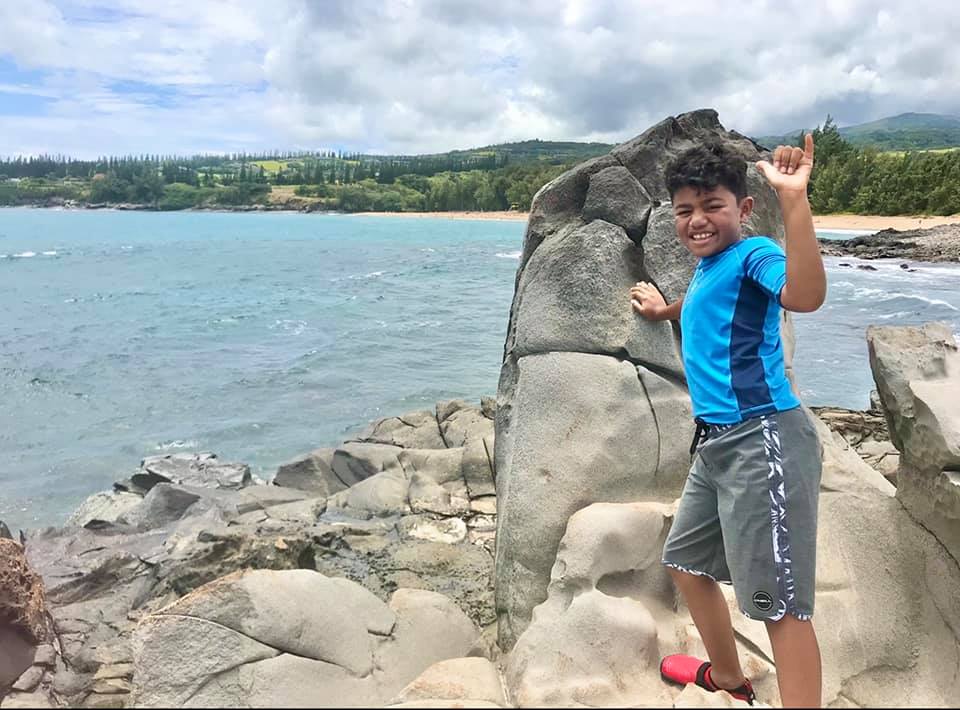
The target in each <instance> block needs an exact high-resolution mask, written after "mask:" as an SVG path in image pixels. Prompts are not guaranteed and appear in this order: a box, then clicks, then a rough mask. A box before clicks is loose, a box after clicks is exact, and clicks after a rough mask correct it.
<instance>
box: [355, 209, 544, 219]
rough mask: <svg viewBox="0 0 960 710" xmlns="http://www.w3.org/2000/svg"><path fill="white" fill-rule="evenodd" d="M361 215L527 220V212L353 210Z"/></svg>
mask: <svg viewBox="0 0 960 710" xmlns="http://www.w3.org/2000/svg"><path fill="white" fill-rule="evenodd" d="M352 214H353V215H355V216H359V217H420V218H423V217H429V218H434V219H437V218H440V219H493V220H512V221H526V219H527V216H528V214H527V213H526V212H515V211H514V212H353V213H352Z"/></svg>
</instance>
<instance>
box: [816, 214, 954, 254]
mask: <svg viewBox="0 0 960 710" xmlns="http://www.w3.org/2000/svg"><path fill="white" fill-rule="evenodd" d="M819 242H820V253H821V254H823V255H824V256H854V257H857V258H858V259H908V260H910V261H925V262H950V263H957V262H960V223H957V224H947V225H942V226H937V227H930V228H927V229H910V230H903V231H899V230H896V229H884V230H882V231H880V232H877V233H875V234H870V235H866V236H862V237H854V238H852V239H843V240H835V239H820V240H819Z"/></svg>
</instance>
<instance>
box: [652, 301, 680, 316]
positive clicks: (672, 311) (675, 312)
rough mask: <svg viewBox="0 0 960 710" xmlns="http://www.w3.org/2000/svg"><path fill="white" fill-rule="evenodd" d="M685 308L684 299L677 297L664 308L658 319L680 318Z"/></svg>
mask: <svg viewBox="0 0 960 710" xmlns="http://www.w3.org/2000/svg"><path fill="white" fill-rule="evenodd" d="M682 309H683V299H682V298H680V299H677V300H676V301H674V302H673V303H671V304H670V305H669V306H667V307H666V308H664V309H663V311H661V313H660V318H659V319H658V320H680V311H681V310H682Z"/></svg>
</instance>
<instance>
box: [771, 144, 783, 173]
mask: <svg viewBox="0 0 960 710" xmlns="http://www.w3.org/2000/svg"><path fill="white" fill-rule="evenodd" d="M782 155H783V146H782V145H778V146H777V149H776V150H775V151H773V167H775V168H776V169H777V170H779V169H780V157H781V156H782Z"/></svg>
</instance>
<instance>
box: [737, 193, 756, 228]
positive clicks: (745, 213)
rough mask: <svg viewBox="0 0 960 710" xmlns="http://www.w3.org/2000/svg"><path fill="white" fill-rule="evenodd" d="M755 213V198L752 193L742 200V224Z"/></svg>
mask: <svg viewBox="0 0 960 710" xmlns="http://www.w3.org/2000/svg"><path fill="white" fill-rule="evenodd" d="M752 214H753V198H752V197H750V195H747V196H746V197H744V198H743V199H742V200H740V224H743V223H744V222H746V221H747V220H748V219H750V215H752Z"/></svg>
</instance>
